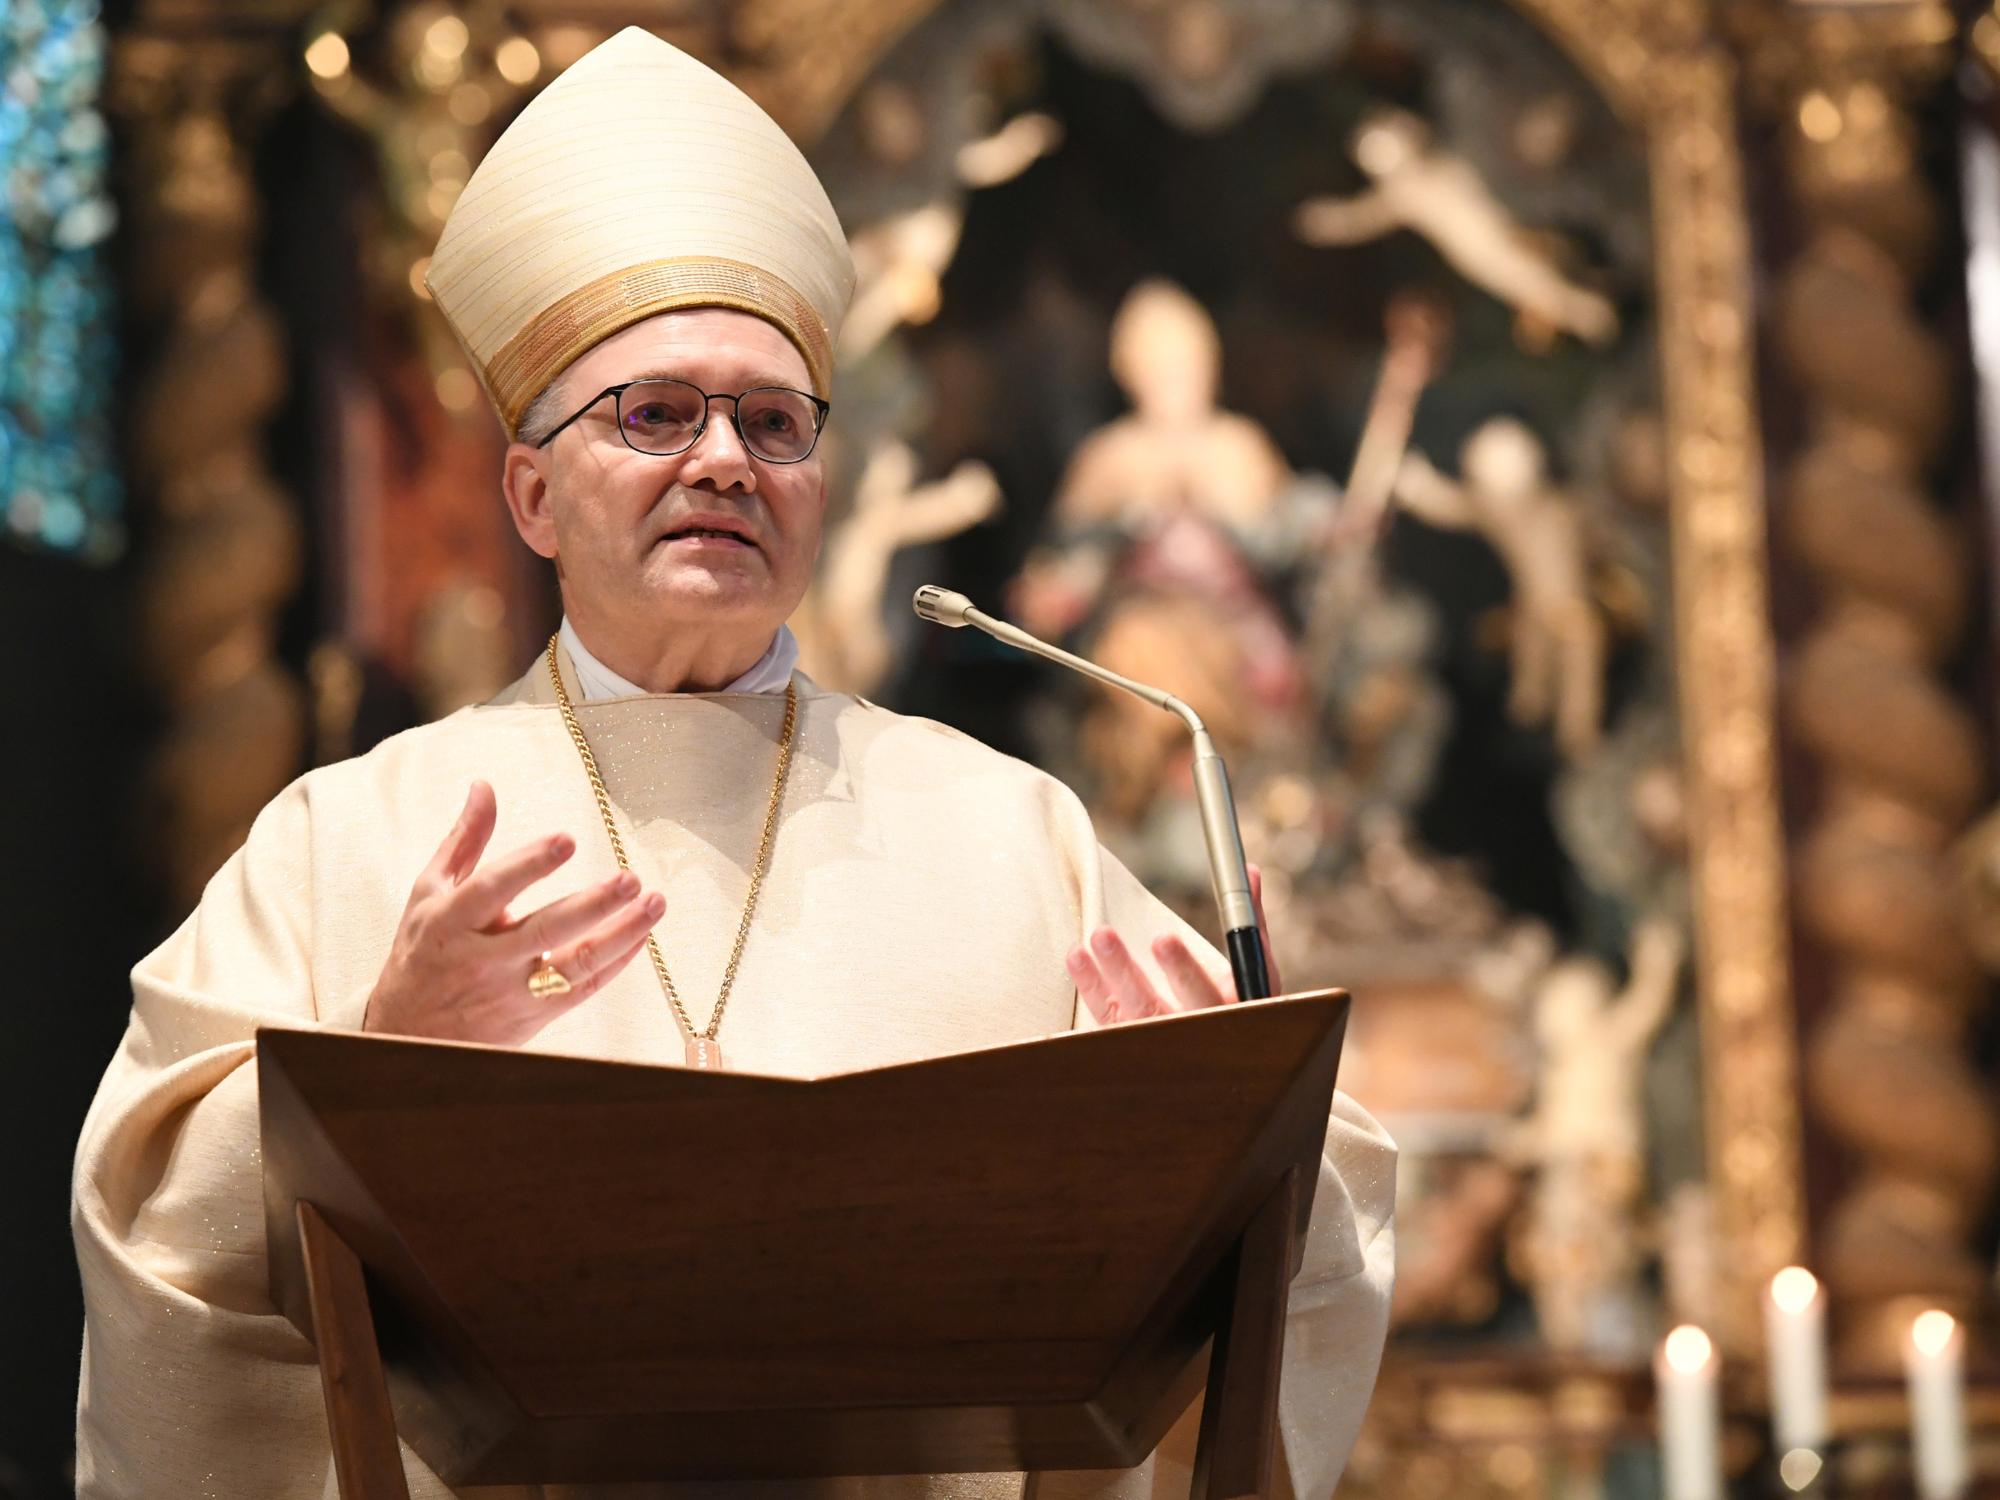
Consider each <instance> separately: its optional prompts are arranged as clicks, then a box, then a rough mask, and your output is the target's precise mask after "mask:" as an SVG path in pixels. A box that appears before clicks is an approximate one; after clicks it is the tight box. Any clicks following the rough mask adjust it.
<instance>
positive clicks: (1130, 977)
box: [1067, 865, 1284, 1026]
mask: <svg viewBox="0 0 2000 1500" xmlns="http://www.w3.org/2000/svg"><path fill="white" fill-rule="evenodd" d="M1250 899H1251V900H1252V901H1253V902H1254V903H1255V904H1256V907H1257V930H1258V932H1260V933H1262V934H1263V937H1264V953H1265V955H1266V963H1267V965H1268V967H1269V971H1270V975H1271V988H1272V990H1273V991H1275V992H1277V993H1279V994H1283V993H1284V986H1283V984H1281V983H1280V982H1279V979H1278V964H1277V959H1276V957H1275V956H1274V955H1275V951H1276V950H1274V949H1273V948H1272V946H1271V924H1270V923H1269V922H1267V921H1265V920H1264V873H1263V871H1261V870H1259V869H1258V868H1257V867H1256V866H1255V865H1252V866H1250ZM1153 957H1154V958H1156V959H1157V960H1159V964H1160V969H1161V971H1162V972H1163V973H1165V975H1166V976H1167V984H1168V986H1169V988H1171V989H1172V990H1173V994H1172V996H1170V997H1169V996H1163V995H1161V994H1160V992H1159V990H1158V989H1157V988H1156V987H1155V986H1154V984H1153V982H1152V980H1150V979H1148V978H1147V977H1146V972H1145V970H1143V969H1141V968H1140V967H1139V965H1138V962H1137V961H1136V960H1135V959H1134V958H1133V957H1132V950H1131V949H1129V948H1127V947H1126V946H1125V940H1124V939H1123V938H1121V937H1120V936H1119V935H1118V934H1117V933H1116V932H1115V931H1113V930H1112V929H1111V928H1109V927H1100V928H1098V929H1097V931H1095V932H1093V933H1092V934H1091V935H1090V941H1089V942H1088V943H1086V944H1084V945H1083V946H1081V947H1078V948H1073V949H1071V950H1070V955H1069V960H1068V964H1067V967H1068V969H1069V977H1070V979H1071V981H1072V982H1073V983H1074V984H1075V985H1076V993H1077V997H1078V998H1079V999H1081V1000H1082V1001H1083V1003H1084V1005H1085V1007H1086V1008H1088V1010H1089V1011H1090V1014H1091V1015H1092V1016H1093V1017H1094V1018H1095V1019H1096V1021H1097V1024H1098V1025H1100V1026H1115V1025H1116V1024H1117V1023H1118V1022H1120V1021H1138V1020H1143V1019H1144V1018H1145V1017H1147V1016H1165V1015H1171V1014H1173V1013H1174V1012H1175V1011H1183V1010H1204V1009H1206V1008H1207V1007H1209V1006H1211V1005H1231V1004H1234V1003H1235V1000H1236V993H1235V991H1234V989H1232V988H1230V987H1228V986H1227V985H1226V984H1225V983H1224V982H1222V981H1219V980H1217V979H1216V978H1215V976H1214V975H1212V974H1210V973H1209V972H1208V970H1207V969H1204V968H1203V967H1202V966H1201V963H1200V961H1199V960H1198V959H1196V957H1195V956H1194V954H1192V953H1190V952H1189V951H1188V945H1187V944H1186V943H1184V942H1182V941H1181V940H1180V939H1179V938H1178V937H1174V936H1171V935H1170V936H1166V937H1159V938H1155V939H1154V940H1153Z"/></svg>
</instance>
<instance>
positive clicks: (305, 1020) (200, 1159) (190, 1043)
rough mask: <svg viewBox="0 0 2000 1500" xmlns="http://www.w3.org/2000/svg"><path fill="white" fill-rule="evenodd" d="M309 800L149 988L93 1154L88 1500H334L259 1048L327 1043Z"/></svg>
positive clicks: (252, 858)
mask: <svg viewBox="0 0 2000 1500" xmlns="http://www.w3.org/2000/svg"><path fill="white" fill-rule="evenodd" d="M311 845H312V831H311V816H310V793H309V791H308V786H307V783H296V784H294V785H293V786H292V787H291V788H289V789H288V790H287V791H285V792H284V793H282V794H281V795H280V796H279V797H278V798H277V800H275V801H274V802H272V803H271V804H270V805H269V806H268V807H267V808H265V810H264V811H263V812H262V813H261V814H260V815H259V816H258V819H257V821H256V824H255V825H254V826H253V828H252V830H251V832H250V836H249V839H248V841H247V842H246V844H245V845H244V847H243V848H242V849H240V850H239V851H238V852H237V853H236V854H235V855H234V856H232V857H231V859H230V860H229V862H228V863H227V864H225V865H224V866H223V868H222V869H221V870H220V871H219V872H218V873H217V874H216V876H215V878H214V879H213V880H212V881H211V882H210V884H209V887H208V890H207V892H206V894H205V895H204V896H203V898H202V901H201V904H200V906H199V907H197V908H196V910H195V912H194V913H193V914H192V915H191V916H190V917H189V918H188V919H187V921H186V922H185V923H184V924H183V925H182V926H181V927H180V929H179V930H178V931H177V932H175V933H174V935H173V936H172V937H170V938H169V939H168V940H167V941H166V942H165V943H164V944H162V945H161V946H160V947H159V948H158V949H157V950H155V951H154V952H153V953H152V954H150V955H149V956H148V957H146V958H145V959H143V960H142V961H141V962H140V963H139V964H138V966H137V967H136V968H135V969H134V970H133V973H132V990H133V1005H132V1017H131V1021H130V1024H129V1026H128V1027H127V1029H126V1032H125V1037H124V1040H123V1041H122V1043H121V1044H120V1046H119V1049H118V1052H117V1054H116V1055H115V1057H114V1058H113V1059H112V1062H111V1065H110V1067H109V1069H108V1070H107V1071H106V1073H105V1076H104V1080H103V1082H102V1083H101V1084H100V1085H99V1087H98V1092H97V1096H96V1098H95V1100H94V1101H93V1102H92V1104H91V1108H90V1112H89V1115H88V1116H87V1118H86V1119H85V1122H84V1127H83V1134H82V1137H81V1139H80V1141H79V1143H78V1146H77V1158H76V1175H75V1198H74V1203H73V1208H72V1225H71V1227H72V1231H73V1233H74V1236H75V1241H76V1251H77V1260H78V1265H79V1269H80V1270H81V1272H82V1278H83V1289H84V1302H85V1307H86V1316H85V1325H84V1347H83V1376H82V1381H81V1384H80V1387H79V1391H78V1397H77V1494H78V1496H79V1497H84V1500H126V1497H135V1496H166V1495H172V1496H216V1497H225V1496H226V1497H247V1496H253V1495H254V1496H269V1497H289V1496H318V1495H320V1494H321V1493H322V1491H323V1486H324V1483H325V1479H326V1470H327V1466H328V1458H327V1453H328V1440H327V1431H326V1418H325V1415H324V1409H323V1407H322V1405H321V1400H320V1394H319V1375H318V1369H317V1366H316V1365H315V1364H314V1363H313V1355H312V1349H311V1346H310V1345H309V1344H308V1343H307V1342H306V1340H305V1339H304V1338H303V1337H302V1336H300V1334H299V1333H298V1332H297V1330H295V1329H294V1328H293V1327H292V1326H291V1324H290V1323H288V1322H287V1321H286V1320H285V1319H284V1318H282V1317H280V1316H278V1315H277V1314H276V1313H275V1312H274V1310H273V1308H272V1304H271V1299H270V1294H269V1290H268V1277H267V1274H266V1260H265V1251H264V1203H263V1169H262V1162H261V1159H260V1156H259V1152H258V1127H257V1080H256V1070H255V1066H254V1057H255V1051H256V1047H255V1041H254V1035H255V1031H256V1028H257V1027H258V1026H260V1025H265V1024H271V1023H277V1024H283V1025H293V1026H299V1025H306V1026H310V1025H313V1024H315V1023H316V1021H317V1020H318V1017H319V1014H320V1007H321V1004H322V1001H323V1000H324V998H325V997H322V996H320V995H318V994H317V993H316V986H315V982H314V972H313V967H312V959H311V954H312V947H313V944H312V918H313V891H312V884H313V881H312V873H311V872H312V857H311Z"/></svg>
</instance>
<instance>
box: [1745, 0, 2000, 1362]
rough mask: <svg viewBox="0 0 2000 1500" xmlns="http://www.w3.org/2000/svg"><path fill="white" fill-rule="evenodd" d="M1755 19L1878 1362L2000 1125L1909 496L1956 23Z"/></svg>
mask: <svg viewBox="0 0 2000 1500" xmlns="http://www.w3.org/2000/svg"><path fill="white" fill-rule="evenodd" d="M1752 19H1753V20H1755V19H1756V18H1755V17H1754V16H1753V18H1752ZM1764 19H1765V22H1766V24H1765V26H1764V27H1763V29H1762V30H1760V31H1759V32H1758V33H1757V35H1756V37H1755V40H1754V47H1753V55H1754V56H1755V57H1756V59H1757V66H1758V69H1759V76H1758V84H1759V93H1760V96H1761V97H1762V99H1763V100H1764V101H1765V104H1766V107H1767V108H1769V109H1770V110H1771V112H1772V113H1773V114H1774V115H1775V116H1776V118H1777V120H1778V121H1779V122H1780V123H1781V124H1782V126H1783V128H1784V144H1785V152H1786V159H1787V162H1788V165H1789V167H1790V169H1791V170H1790V177H1791V187H1792V205H1793V208H1794V210H1795V212H1796V215H1797V219H1798V233H1797V241H1798V246H1799V248H1798V249H1797V251H1796V252H1795V253H1794V254H1793V255H1792V257H1791V258H1790V260H1789V262H1788V263H1787V264H1786V265H1785V266H1784V267H1783V268H1782V269H1781V271H1780V272H1779V275H1778V277H1777V281H1776V295H1775V297H1774V299H1773V316H1772V324H1773V332H1774V338H1773V344H1774V348H1775V351H1776V354H1777V356H1778V361H1779V364H1780V367H1781V368H1782V369H1783V371H1784V373H1785V376H1786V378H1787V380H1788V382H1789V383H1790V384H1791V385H1792V386H1793V387H1794V388H1795V389H1796V390H1797V392H1798V393H1799V395H1800V396H1801V398H1802V405H1803V413H1802V415H1803V418H1804V424H1803V425H1804V428H1805V434H1806V435H1805V438H1804V441H1803V443H1802V445H1801V447H1800V450H1799V451H1798V453H1797V454H1796V455H1795V456H1794V457H1793V459H1792V460H1791V462H1790V464H1789V465H1788V469H1787V473H1786V478H1785V481H1784V491H1783V500H1784V503H1783V508H1782V511H1781V517H1780V519H1781V525H1780V527H1779V529H1778V536H1779V538H1780V540H1781V543H1782V544H1783V545H1784V546H1785V547H1786V548H1787V550H1788V552H1789V553H1790V555H1791V556H1792V557H1793V558H1794V559H1795V560H1796V561H1797V563H1798V564H1799V567H1800V571H1801V572H1802V573H1803V574H1804V576H1805V577H1806V578H1807V579H1809V580H1810V582H1811V583H1812V585H1813V587H1814V594H1815V598H1816V603H1817V611H1816V613H1815V614H1814V616H1813V618H1812V619H1811V621H1810V622H1809V623H1808V624H1807V626H1806V627H1805V628H1804V630H1803V632H1802V633H1801V636H1800V638H1799V640H1798V641H1797V642H1796V643H1795V644H1794V646H1793V648H1792V660H1793V665H1792V668H1791V671H1790V673H1789V683H1788V691H1787V694H1786V703H1785V721H1786V726H1787V729H1788V731H1789V733H1790V736H1791V738H1792V740H1793V742H1794V743H1795V744H1796V745H1797V746H1798V748H1799V749H1800V750H1801V751H1803V752H1804V754H1805V755H1806V756H1807V757H1808V758H1809V760H1810V761H1811V762H1812V764H1813V767H1814V771H1815V780H1816V784H1817V785H1816V790H1817V797H1816V801H1815V805H1814V807H1813V809H1812V813H1811V816H1810V818H1809V820H1808V821H1807V823H1806V825H1805V826H1804V828H1803V829H1802V830H1801V831H1800V837H1799V851H1798V855H1797V861H1796V879H1797V891H1798V909H1799V921H1800V926H1801V928H1802V929H1803V931H1804V933H1805V934H1806V936H1807V938H1808V940H1809V942H1810V943H1811V944H1812V946H1813V947H1814V948H1816V949H1817V950H1818V951H1819V953H1820V955H1821V956H1822V958H1823V962H1824V965H1825V968H1826V970H1827V974H1826V985H1827V1004H1826V1006H1825V1008H1824V1010H1823V1012H1822V1013H1821V1015H1820V1017H1819V1019H1818V1021H1817V1023H1816V1024H1815V1026H1814V1028H1813V1030H1812V1032H1811V1034H1810V1036H1809V1037H1808V1038H1807V1045H1806V1079H1807V1088H1808V1097H1809V1106H1810V1111H1811V1120H1812V1122H1813V1124H1814V1126H1815V1128H1816V1130H1817V1131H1819V1132H1821V1133H1823V1134H1824V1136H1825V1137H1826V1138H1827V1139H1829V1140H1830V1141H1832V1142H1833V1143H1834V1144H1835V1145H1836V1146H1837V1147H1838V1148H1839V1150H1840V1153H1841V1156H1842V1168H1843V1170H1842V1174H1841V1182H1840V1187H1839V1189H1838V1191H1837V1192H1836V1194H1835V1195H1834V1196H1833V1199H1832V1201H1831V1203H1830V1204H1829V1206H1828V1209H1827V1213H1826V1216H1825V1221H1824V1224H1823V1227H1822V1232H1821V1234H1820V1236H1819V1239H1820V1246H1819V1248H1820V1255H1819V1257H1818V1258H1819V1263H1820V1266H1821V1268H1822V1274H1823V1279H1824V1280H1825V1282H1826V1285H1827V1288H1828V1291H1829V1293H1830V1294H1831V1296H1832V1299H1833V1305H1834V1309H1835V1312H1836V1314H1837V1315H1838V1316H1839V1319H1840V1322H1839V1326H1840V1327H1841V1329H1842V1330H1843V1340H1842V1341H1843V1354H1844V1355H1845V1357H1846V1359H1847V1361H1848V1362H1849V1363H1850V1364H1851V1365H1858V1366H1861V1367H1864V1368H1867V1367H1872V1368H1876V1369H1880V1370H1883V1371H1885V1372H1886V1371H1890V1370H1893V1369H1894V1368H1895V1367H1896V1363H1897V1359H1898V1352H1899V1348H1900V1344H1901V1341H1902V1338H1903V1336H1904V1333H1905V1330H1906V1328H1907V1323H1908V1317H1909V1311H1910V1307H1911V1305H1912V1299H1917V1300H1918V1301H1920V1302H1922V1303H1924V1304H1926V1305H1935V1304H1942V1305H1944V1306H1947V1307H1951V1308H1954V1309H1955V1310H1958V1311H1960V1312H1961V1313H1962V1312H1964V1311H1966V1310H1968V1309H1969V1307H1970V1305H1971V1304H1972V1303H1973V1302H1974V1301H1975V1300H1976V1299H1977V1298H1978V1297H1980V1295H1981V1294H1982V1289H1983V1286H1984V1282H1985V1275H1986V1271H1987V1269H1988V1268H1987V1267H1986V1266H1985V1264H1984V1263H1983V1258H1982V1257H1981V1256H1979V1255H1978V1253H1977V1252H1976V1249H1975V1236H1976V1234H1977V1230H1978V1225H1979V1223H1980V1222H1981V1220H1982V1217H1983V1214H1984V1212H1985V1209H1986V1207H1987V1206H1988V1205H1989V1204H1990V1202H1991V1201H1992V1191H1993V1189H1992V1180H1993V1175H1994V1172H1995V1169H1996V1166H2000V1115H1996V1110H1995V1102H1994V1100H1993V1098H1992V1097H1991V1095H1990V1091H1989V1090H1988V1089H1987V1088H1986V1087H1985V1085H1984V1084H1983V1082H1982V1081H1981V1079H1980V1078H1979V1076H1978V1073H1977V1071H1976V1069H1975V1068H1974V1067H1973V1065H1972V1063H1971V1062H1970V1061H1969V1059H1968V1057H1967V1039H1968V1034H1969V1030H1970V1025H1971V1021H1972V1018H1973V1015H1974V1012H1975V1011H1976V1010H1977V1009H1979V1008H1980V1007H1981V1005H1982V1004H1983V1001H1984V996H1985V989H1986V986H1985V981H1984V979H1983V977H1982V975H1981V974H1980V972H1979V968H1978V965H1977V962H1976V955H1975V953H1974V951H1973V946H1972V940H1971V938H1970V937H1969V936H1968V934H1967V932H1966V930H1965V926H1964V923H1963V921H1962V915H1963V913H1962V908H1961V904H1960V901H1961V892H1960V890H1959V888H1958V886H1957V881H1958V880H1959V879H1960V878H1961V877H1960V870H1959V865H1958V863H1957V862H1956V860H1955V856H1954V851H1953V849H1952V844H1953V841H1954V839H1956V838H1958V837H1959V835H1960V834H1961V832H1962V831H1963V830H1964V829H1965V828H1966V826H1967V824H1968V823H1969V822H1970V820H1971V819H1972V817H1973V815H1974V813H1975V810H1976V808H1977V807H1978V804H1979V801H1980V799H1981V798H1982V797H1983V796H1984V795H1985V794H1986V790H1987V788H1986V781H1987V772H1986V767H1987V764H1988V759H1989V749H1988V746H1987V744H1986V736H1985V733H1984V731H1983V729H1982V727H1981V725H1980V722H1979V720H1978V718H1977V717H1976V716H1975V715H1974V714H1973V713H1972V712H1971V710H1970V709H1969V708H1968V706H1967V705H1966V704H1965V703H1964V702H1962V701H1960V699H1959V697H1958V696H1957V694H1956V693H1955V692H1954V690H1953V688H1952V686H1951V684H1950V681H1949V679H1948V678H1947V676H1946V672H1945V663H1946V661H1947V659H1948V657H1949V655H1950V653H1951V652H1952V651H1953V649H1954V648H1955V647H1956V645H1957V644H1958V641H1959V638H1960V636H1961V635H1962V633H1963V632H1964V630H1965V628H1966V623H1967V612H1968V601H1969V596H1970V593H1971V588H1972V583H1973V576H1972V568H1973V563H1972V561H1971V560H1970V559H1969V558H1968V557H1967V556H1966V554H1965V552H1964V550H1963V548H1962V546H1960V545H1957V544H1955V542H1954V538H1953V532H1952V528H1951V525H1950V523H1949V521H1948V519H1947V518H1946V517H1945V516H1944V514H1943V513H1942V511H1941V507H1940V502H1939V501H1938V500H1936V499H1934V498H1933V497H1932V496H1931V495H1930V494H1929V493H1927V491H1928V488H1929V486H1930V484H1931V482H1932V481H1933V479H1934V474H1933V470H1934V467H1935V465H1936V463H1937V461H1938V457H1939V453H1940V450H1941V448H1942V446H1943V442H1944V437H1945V424H1946V423H1947V421H1948V420H1949V417H1950V412H1951V406H1952V386H1953V384H1954V382H1955V372H1954V370H1953V360H1952V354H1951V348H1950V344H1949V342H1948V341H1947V339H1946V338H1945V337H1944V336H1942V335H1941V334H1940V333H1939V332H1938V331H1936V330H1935V329H1933V328H1932V327H1930V326H1929V325H1928V323H1927V320H1926V315H1925V313H1924V312H1923V310H1922V307H1921V304H1920V301H1919V294H1920V282H1921V278H1922V277H1923V276H1924V274H1925V272H1926V270H1927V268H1928V267H1929V265H1930V264H1932V262H1933V258H1934V255H1935V247H1936V239H1937V233H1936V225H1937V222H1938V220H1939V219H1940V217H1941V215H1942V205H1941V204H1940V203H1939V202H1938V201H1937V199H1936V195H1935V194H1934V193H1933V191H1932V189H1931V188H1930V186H1929V185H1928V183H1927V182H1926V180H1925V178H1924V176H1923V174H1922V173H1921V172H1919V171H1917V170H1915V164H1916V159H1917V151H1918V146H1919V140H1918V125H1917V114H1916V106H1917V105H1918V104H1919V102H1920V101H1921V99H1922V97H1923V95H1924V93H1925V92H1926V91H1927V90H1928V89H1929V88H1930V87H1931V86H1932V85H1934V84H1935V83H1936V82H1937V81H1939V80H1940V79H1941V78H1942V77H1943V76H1944V74H1945V71H1946V70H1947V68H1948V67H1949V65H1950V61H1951V57H1952V43H1953V40H1954V37H1955V34H1956V28H1955V25H1954V23H1953V21H1952V17H1951V16H1950V14H1949V13H1948V12H1947V11H1946V10H1945V8H1944V7H1943V6H1941V5H1935V4H1930V3H1924V0H1910V3H1907V4H1903V5H1883V6H1875V7H1868V8H1857V9H1854V10H1852V11H1850V12H1843V13H1840V14H1830V15H1823V16H1818V17H1814V18H1811V19H1809V20H1804V21H1800V22H1798V23H1797V24H1795V25H1794V26H1793V27H1791V28H1789V29H1785V28H1778V27H1776V26H1774V25H1772V24H1770V22H1771V18H1770V17H1768V16H1767V17H1765V18H1764ZM1885 729H1886V730H1887V732H1885ZM1977 838H1978V835H1976V834H1975V835H1974V837H1973V839H1972V840H1969V841H1968V844H1972V843H1976V841H1977Z"/></svg>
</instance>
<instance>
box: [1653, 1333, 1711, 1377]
mask: <svg viewBox="0 0 2000 1500" xmlns="http://www.w3.org/2000/svg"><path fill="white" fill-rule="evenodd" d="M1663 1352H1664V1353H1665V1354H1666V1357H1667V1363H1668V1364H1669V1365H1671V1366H1672V1367H1673V1368H1674V1369H1676V1370H1679V1371H1681V1372H1683V1373H1684V1374H1693V1373H1694V1372H1695V1371H1696V1370H1699V1369H1701V1368H1702V1367H1703V1366H1704V1365H1706V1364H1707V1363H1708V1362H1709V1360H1711V1359H1712V1358H1714V1356H1715V1345H1714V1344H1712V1343H1710V1342H1709V1339H1708V1335H1707V1334H1705V1333H1703V1332H1702V1331H1701V1330H1700V1329H1699V1328H1696V1327H1695V1326H1694V1325H1693V1324H1692V1323H1683V1324H1681V1326H1680V1327H1678V1328H1676V1329H1675V1330H1674V1331H1673V1332H1672V1333H1670V1334H1668V1335H1667V1342H1666V1346H1665V1349H1664V1351H1663Z"/></svg>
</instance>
